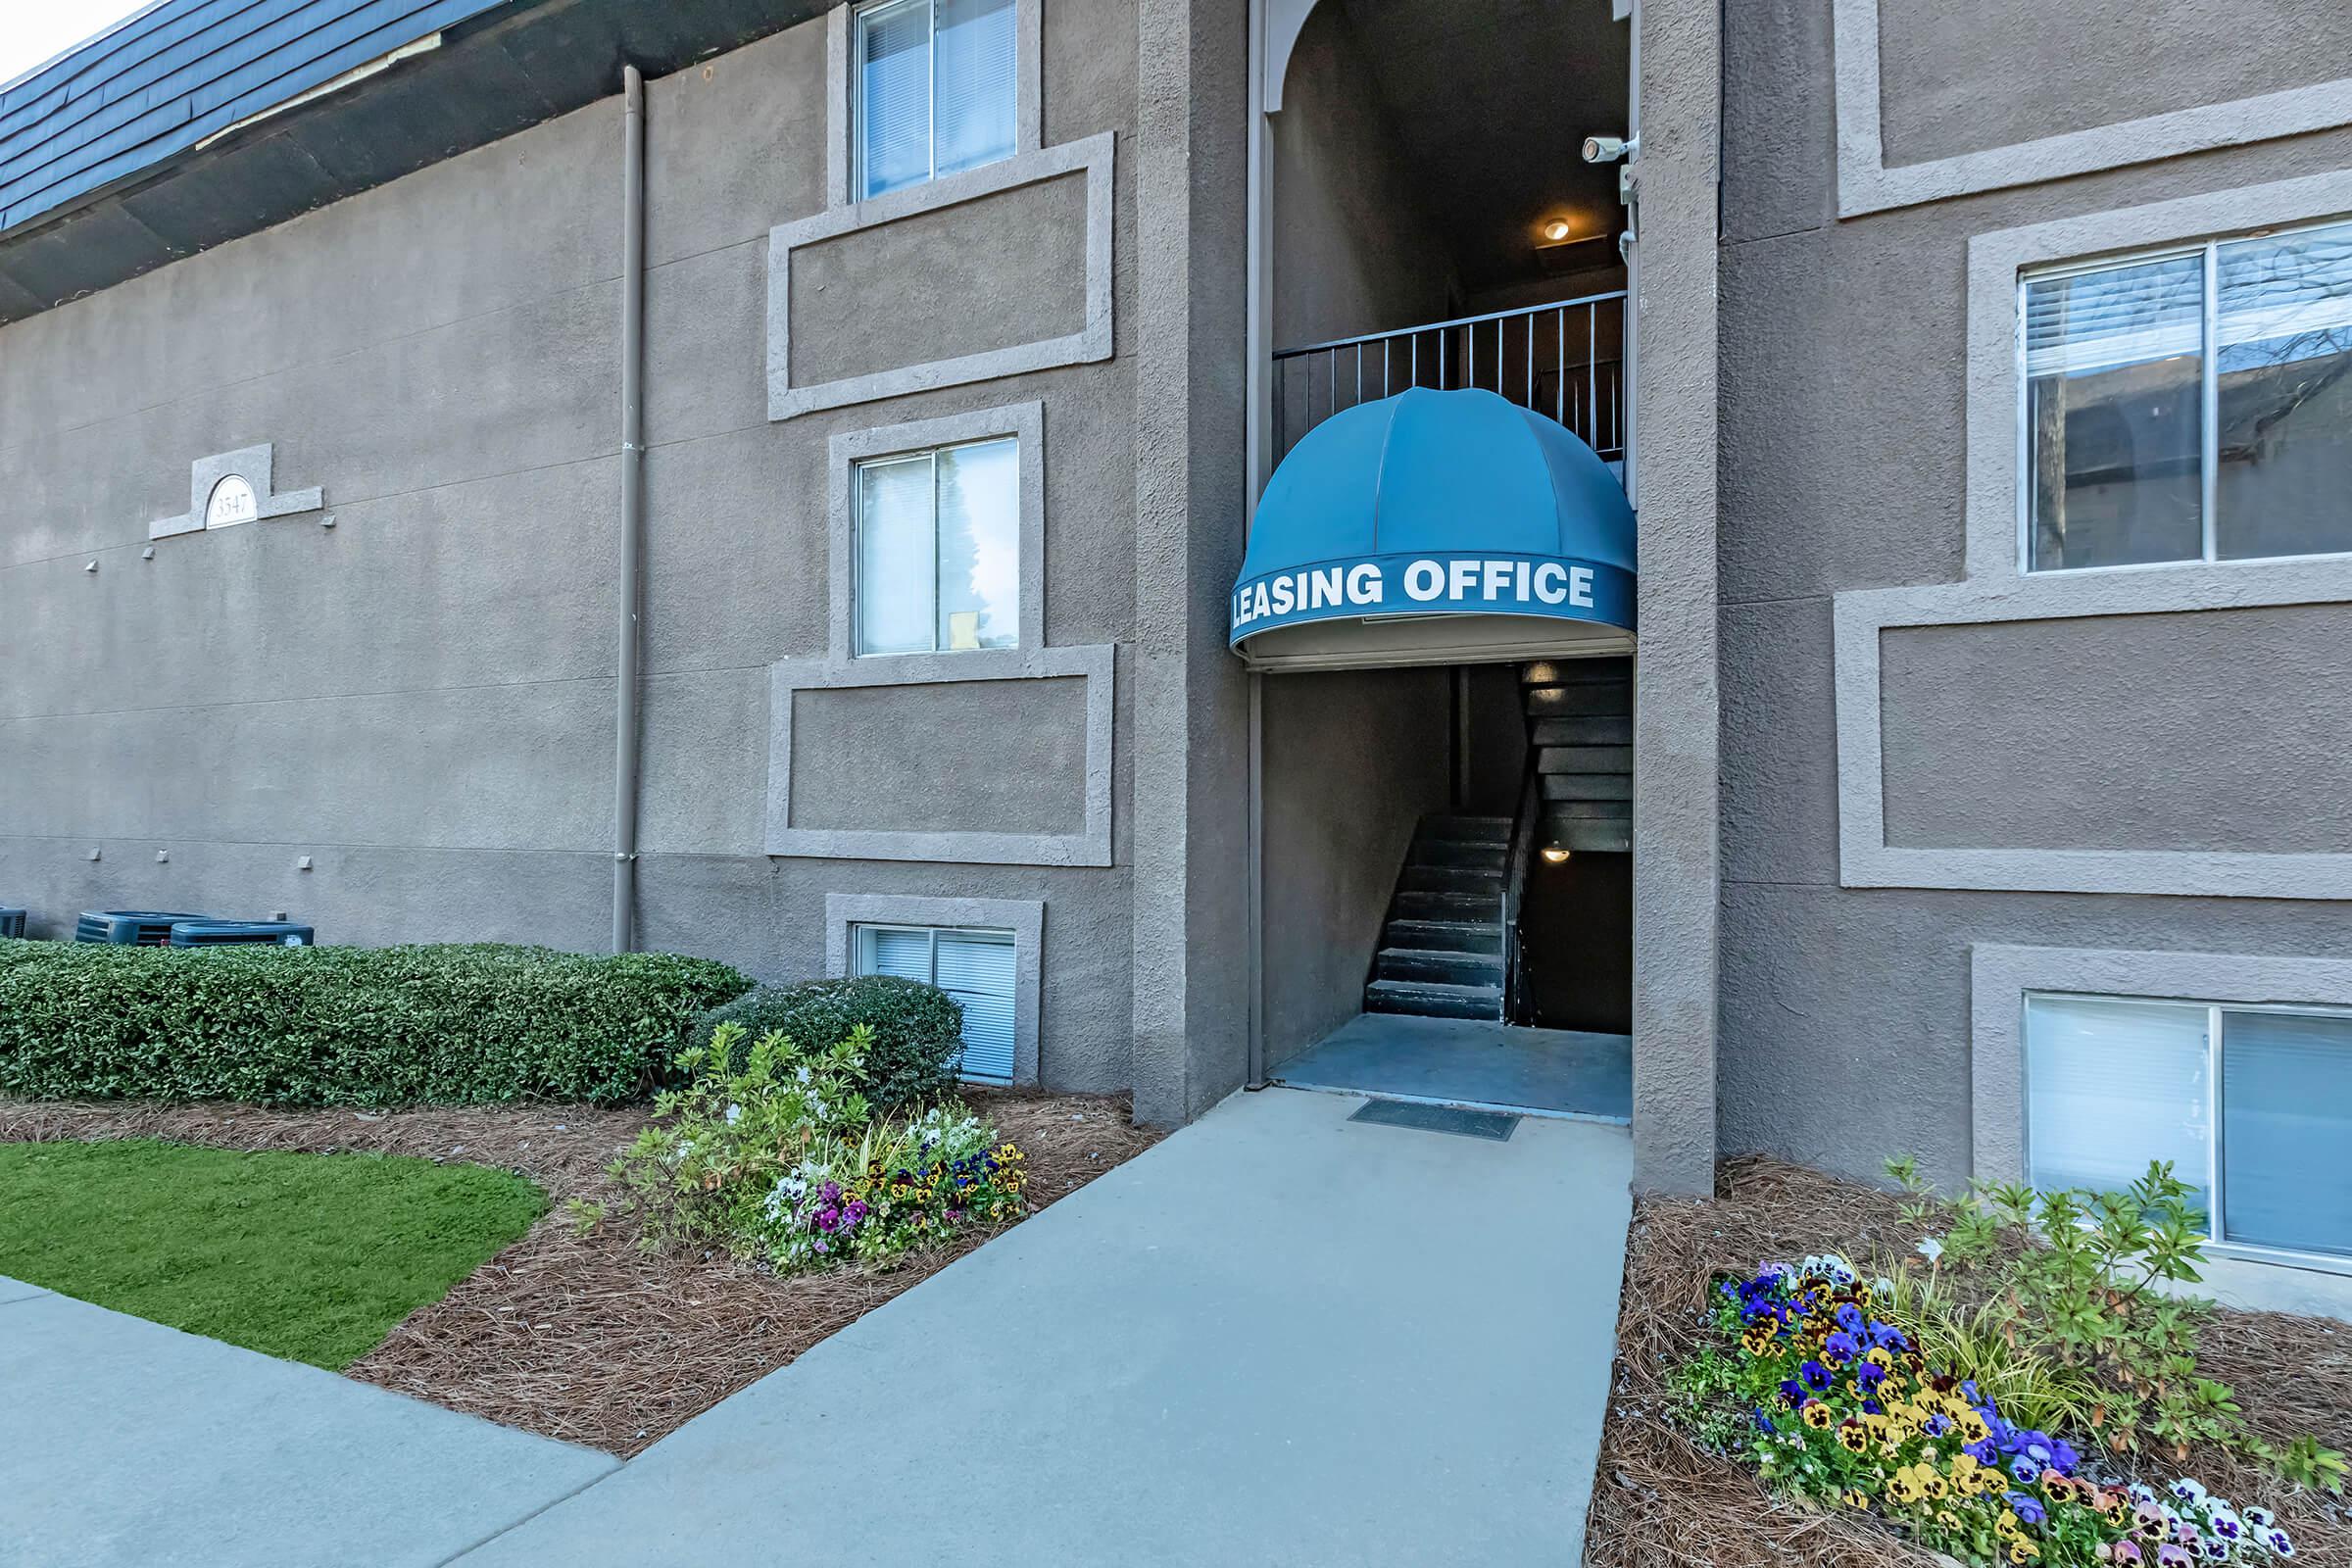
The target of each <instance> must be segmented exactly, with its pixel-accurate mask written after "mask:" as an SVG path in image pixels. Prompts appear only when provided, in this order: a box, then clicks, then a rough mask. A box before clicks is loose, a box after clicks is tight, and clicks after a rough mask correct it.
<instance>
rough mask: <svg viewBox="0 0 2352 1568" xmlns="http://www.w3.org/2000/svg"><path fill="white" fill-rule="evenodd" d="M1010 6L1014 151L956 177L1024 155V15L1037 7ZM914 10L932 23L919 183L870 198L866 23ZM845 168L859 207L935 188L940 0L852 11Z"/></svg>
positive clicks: (877, 0) (926, 39)
mask: <svg viewBox="0 0 2352 1568" xmlns="http://www.w3.org/2000/svg"><path fill="white" fill-rule="evenodd" d="M1012 3H1013V21H1012V35H1013V73H1012V80H1011V81H1009V82H1007V83H1006V84H1005V86H1006V87H1007V89H1008V90H1009V91H1010V92H1011V93H1012V102H1013V134H1012V145H1011V146H1010V147H1008V148H1006V149H1005V156H1004V157H1003V158H992V159H990V160H989V161H988V162H987V163H984V164H974V165H972V166H971V169H958V170H956V173H958V174H967V173H970V172H972V170H974V169H987V168H990V167H992V166H994V165H997V164H1001V163H1004V162H1005V161H1006V160H1007V159H1012V158H1018V157H1019V156H1020V155H1021V154H1022V153H1023V152H1024V151H1026V150H1027V149H1028V145H1029V144H1028V143H1027V142H1026V141H1025V140H1024V139H1023V137H1022V134H1021V124H1022V114H1021V100H1022V81H1023V77H1024V76H1025V75H1026V74H1027V71H1028V66H1027V62H1026V60H1025V58H1024V56H1025V55H1026V53H1027V50H1026V48H1025V47H1024V45H1025V41H1026V34H1025V33H1024V32H1023V30H1022V22H1023V15H1022V14H1023V13H1025V12H1027V11H1028V10H1029V9H1030V8H1031V7H1033V6H1035V5H1036V4H1037V3H1038V0H1012ZM918 6H919V7H921V8H922V10H923V11H924V12H925V13H926V15H927V16H928V17H929V20H930V26H929V29H928V30H927V31H926V32H925V33H924V35H923V59H924V62H925V64H926V67H927V69H928V72H929V81H928V86H927V90H926V91H925V93H924V97H923V159H924V163H923V170H924V172H923V177H922V178H920V179H914V180H908V181H907V183H906V184H904V185H894V186H892V187H891V189H890V190H887V191H877V192H875V193H874V194H873V195H871V196H868V195H867V194H866V191H865V30H866V23H867V20H868V19H869V18H872V17H874V16H877V15H879V14H881V13H882V12H885V11H898V10H912V9H914V8H916V7H918ZM849 165H850V190H851V193H852V195H853V197H854V198H855V199H857V200H859V201H875V200H879V199H880V198H881V197H884V196H888V195H891V194H893V193H895V192H897V191H903V190H919V189H921V188H922V187H923V186H925V185H929V184H933V183H935V182H937V181H938V179H939V178H940V172H939V0H866V3H865V4H863V5H860V6H857V7H855V8H854V9H853V13H852V15H851V17H850V147H849Z"/></svg>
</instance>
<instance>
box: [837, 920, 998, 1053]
mask: <svg viewBox="0 0 2352 1568" xmlns="http://www.w3.org/2000/svg"><path fill="white" fill-rule="evenodd" d="M856 935H857V940H856V942H855V943H854V944H853V945H852V946H853V949H854V951H855V953H856V955H857V964H858V973H859V974H891V975H898V976H900V977H901V978H903V979H907V980H920V981H922V982H923V983H924V984H925V985H934V986H937V987H939V988H940V989H941V990H942V991H945V992H946V993H947V994H948V995H949V996H951V997H954V998H955V999H956V1001H957V1002H958V1003H960V1004H962V1006H963V1053H962V1055H961V1056H960V1057H959V1058H958V1059H957V1061H956V1073H957V1074H958V1075H959V1076H960V1077H962V1078H964V1079H966V1080H968V1081H969V1082H972V1083H983V1084H1009V1083H1011V1082H1012V1054H1013V991H1014V963H1013V956H1014V948H1013V941H1012V933H1011V932H1009V931H980V930H963V929H950V928H943V927H934V926H903V925H861V926H859V927H858V928H857V933H856Z"/></svg>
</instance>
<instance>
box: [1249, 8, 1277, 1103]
mask: <svg viewBox="0 0 2352 1568" xmlns="http://www.w3.org/2000/svg"><path fill="white" fill-rule="evenodd" d="M1248 59H1249V72H1250V92H1249V100H1250V102H1249V116H1250V150H1249V151H1250V178H1249V202H1250V212H1249V219H1248V244H1249V247H1250V255H1249V261H1248V264H1247V267H1246V269H1245V271H1244V274H1243V276H1244V284H1243V287H1244V291H1245V299H1244V304H1243V322H1244V325H1243V331H1242V344H1243V347H1242V352H1243V354H1244V355H1245V356H1246V357H1247V359H1248V361H1249V364H1248V365H1247V366H1246V367H1245V368H1244V375H1243V384H1244V386H1245V388H1246V398H1247V402H1246V404H1245V407H1244V409H1243V412H1242V431H1243V434H1242V455H1243V461H1244V464H1245V465H1246V466H1247V469H1248V472H1247V473H1246V475H1245V477H1244V482H1243V485H1242V530H1243V537H1244V541H1245V543H1246V542H1247V539H1248V535H1249V530H1250V526H1251V525H1252V524H1253V523H1255V521H1256V520H1257V497H1258V492H1259V491H1260V490H1262V489H1263V488H1264V487H1265V483H1266V413H1267V410H1268V408H1269V407H1270V406H1271V405H1270V402H1269V399H1268V396H1267V393H1268V383H1269V381H1270V379H1271V370H1272V363H1273V362H1272V359H1271V357H1270V355H1269V354H1268V352H1267V349H1266V312H1267V302H1266V273H1267V271H1268V266H1267V257H1266V244H1267V230H1268V227H1269V224H1268V222H1267V218H1268V211H1267V204H1268V203H1269V202H1270V201H1271V200H1272V181H1271V180H1270V179H1269V178H1268V174H1269V171H1268V169H1267V167H1266V164H1267V158H1268V156H1269V153H1268V149H1267V145H1266V0H1250V44H1249V55H1248ZM1265 679H1266V678H1265V676H1264V675H1262V674H1260V673H1259V672H1258V671H1256V670H1254V669H1253V670H1251V671H1250V675H1249V681H1250V800H1249V810H1250V822H1249V829H1250V831H1249V839H1250V902H1249V925H1250V931H1249V942H1250V982H1249V983H1250V996H1249V999H1248V1001H1249V1027H1248V1037H1249V1038H1248V1044H1247V1047H1246V1061H1245V1064H1244V1070H1243V1075H1242V1081H1243V1086H1244V1087H1245V1088H1249V1089H1263V1088H1264V1087H1265V1086H1266V1074H1267V1066H1266V703H1265Z"/></svg>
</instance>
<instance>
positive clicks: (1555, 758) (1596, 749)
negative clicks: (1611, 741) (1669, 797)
mask: <svg viewBox="0 0 2352 1568" xmlns="http://www.w3.org/2000/svg"><path fill="white" fill-rule="evenodd" d="M1633 770H1634V749H1633V748H1632V747H1631V746H1546V747H1544V748H1543V749H1542V750H1540V751H1538V752H1537V753H1536V771H1537V772H1539V773H1630V772H1632V771H1633Z"/></svg>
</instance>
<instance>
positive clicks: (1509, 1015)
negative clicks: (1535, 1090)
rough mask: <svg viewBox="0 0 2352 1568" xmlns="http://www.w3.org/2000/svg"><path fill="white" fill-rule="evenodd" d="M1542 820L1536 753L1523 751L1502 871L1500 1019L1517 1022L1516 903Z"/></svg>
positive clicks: (1519, 959) (1518, 955) (1521, 960)
mask: <svg viewBox="0 0 2352 1568" xmlns="http://www.w3.org/2000/svg"><path fill="white" fill-rule="evenodd" d="M1543 820H1544V781H1543V779H1542V778H1541V777H1540V776H1539V775H1538V774H1537V772H1536V754H1535V752H1534V750H1533V749H1532V748H1531V749H1530V750H1529V752H1528V754H1527V778H1526V781H1525V782H1524V783H1523V784H1522V785H1521V786H1520V789H1519V810H1518V812H1517V814H1516V815H1514V816H1513V817H1512V818H1511V853H1510V858H1509V859H1508V861H1507V862H1506V863H1505V865H1504V867H1503V873H1502V1021H1503V1022H1504V1023H1517V1022H1519V1020H1520V1013H1521V993H1522V991H1523V990H1524V982H1523V979H1522V975H1521V969H1522V966H1523V964H1524V962H1525V955H1524V954H1523V953H1522V951H1521V949H1520V944H1519V907H1520V904H1521V901H1522V900H1521V896H1522V891H1523V890H1524V889H1525V888H1526V886H1527V873H1528V868H1529V867H1530V866H1532V865H1533V864H1534V863H1535V856H1536V829H1537V826H1538V824H1540V823H1541V822H1542V821H1543Z"/></svg>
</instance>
